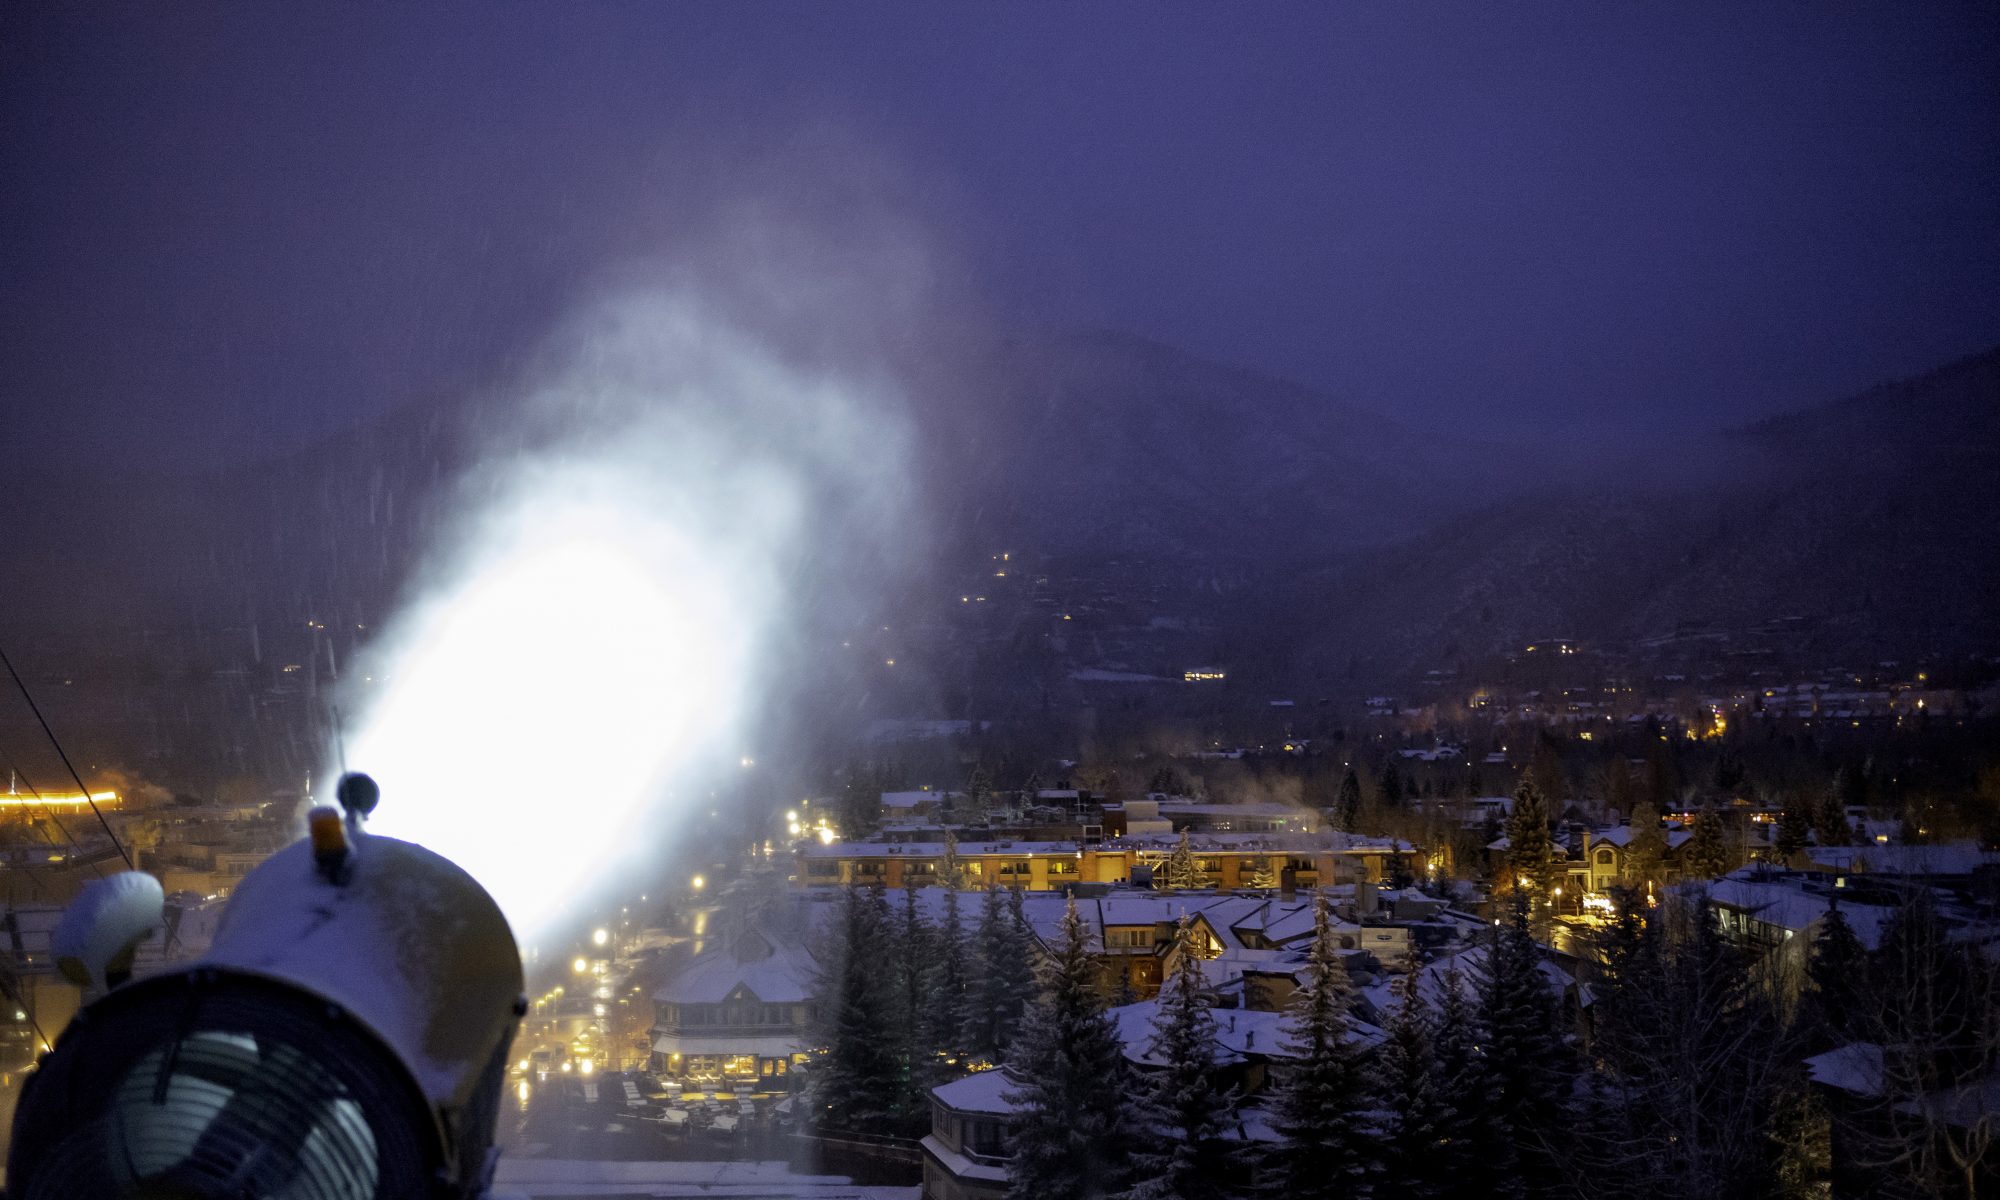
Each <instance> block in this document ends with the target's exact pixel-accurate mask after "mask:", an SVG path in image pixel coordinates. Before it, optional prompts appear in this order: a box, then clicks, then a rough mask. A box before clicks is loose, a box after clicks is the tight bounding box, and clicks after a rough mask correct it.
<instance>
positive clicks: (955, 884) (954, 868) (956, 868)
mask: <svg viewBox="0 0 2000 1200" xmlns="http://www.w3.org/2000/svg"><path fill="white" fill-rule="evenodd" d="M972 871H973V868H972V867H971V866H970V865H969V864H967V863H966V861H965V860H964V859H963V858H960V857H959V855H958V834H956V833H954V832H952V831H951V830H949V829H947V830H945V831H944V886H945V889H946V890H947V891H953V892H957V891H963V890H964V889H965V888H966V887H967V886H968V885H969V884H970V883H971V882H972Z"/></svg>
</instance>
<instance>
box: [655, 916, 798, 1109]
mask: <svg viewBox="0 0 2000 1200" xmlns="http://www.w3.org/2000/svg"><path fill="white" fill-rule="evenodd" d="M814 972H815V967H814V964H813V960H812V956H811V955H809V954H807V953H806V951H805V949H804V948H803V947H801V946H798V945H797V944H795V943H793V942H791V941H788V940H786V939H784V938H781V937H778V936H776V935H775V934H771V933H767V932H764V931H761V930H756V929H744V930H741V931H739V932H737V933H735V934H734V935H732V936H730V937H729V938H728V939H726V941H725V942H724V944H723V945H721V946H718V947H715V948H714V949H711V950H709V951H707V952H705V953H702V954H700V955H697V956H696V957H695V958H694V959H693V960H692V961H690V962H689V963H688V964H687V966H686V967H685V968H684V969H682V970H681V971H679V972H678V973H676V974H675V976H674V977H673V979H671V980H670V981H668V983H667V984H666V986H664V987H662V988H660V990H659V991H657V992H655V993H654V994H653V1005H654V1008H653V1013H654V1024H653V1029H652V1036H653V1056H652V1067H653V1070H654V1071H655V1072H656V1073H658V1074H660V1075H665V1076H671V1077H673V1078H676V1079H686V1080H692V1081H699V1082H704V1083H711V1082H712V1083H734V1082H756V1083H760V1084H763V1085H766V1086H767V1087H768V1088H771V1089H773V1090H775V1089H777V1088H782V1087H785V1086H788V1082H789V1077H790V1075H791V1072H792V1069H793V1068H794V1067H796V1066H798V1065H799V1064H800V1063H803V1062H804V1061H805V1059H806V1051H807V1048H808V1041H807V1038H808V1031H809V1030H810V1028H811V1025H812V980H813V975H814Z"/></svg>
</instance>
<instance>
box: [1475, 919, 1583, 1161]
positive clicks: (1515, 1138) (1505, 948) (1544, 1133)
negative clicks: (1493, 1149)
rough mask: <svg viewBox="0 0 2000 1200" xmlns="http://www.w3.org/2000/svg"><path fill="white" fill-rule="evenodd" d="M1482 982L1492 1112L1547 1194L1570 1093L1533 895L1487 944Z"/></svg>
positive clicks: (1479, 978) (1564, 1049)
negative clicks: (1535, 932) (1531, 927)
mask: <svg viewBox="0 0 2000 1200" xmlns="http://www.w3.org/2000/svg"><path fill="white" fill-rule="evenodd" d="M1477 981H1478V985H1479V1024H1480V1028H1481V1031H1482V1033H1483V1035H1484V1037H1483V1041H1482V1043H1481V1052H1482V1056H1483V1060H1484V1064H1485V1069H1486V1072H1487V1074H1488V1077H1489V1080H1490V1082H1491V1085H1492V1088H1493V1092H1494V1095H1493V1105H1492V1110H1493V1116H1494V1117H1495V1118H1496V1119H1497V1120H1498V1121H1499V1122H1500V1123H1501V1125H1502V1127H1503V1128H1504V1129H1505V1131H1506V1134H1507V1137H1508V1139H1509V1141H1510V1143H1511V1148H1512V1151H1513V1157H1514V1158H1515V1159H1516V1161H1517V1162H1518V1164H1519V1167H1518V1170H1517V1171H1515V1172H1514V1177H1515V1178H1516V1179H1518V1180H1519V1182H1520V1185H1521V1186H1522V1187H1524V1188H1526V1189H1527V1190H1528V1191H1529V1192H1531V1193H1533V1192H1538V1191H1544V1190H1547V1188H1548V1186H1549V1184H1550V1182H1551V1181H1552V1180H1553V1179H1554V1178H1555V1176H1556V1156H1555V1154H1554V1145H1555V1142H1556V1140H1557V1138H1558V1136H1559V1127H1560V1124H1561V1114H1562V1105H1563V1100H1564V1097H1565V1096H1566V1095H1567V1094H1568V1081H1569V1077H1570V1076H1569V1071H1568V1069H1567V1067H1568V1048H1567V1047H1566V1046H1565V1045H1564V1042H1563V1038H1562V1034H1561V1031H1560V1028H1559V1026H1558V1023H1557V1013H1556V1005H1555V1002H1554V1000H1553V998H1552V997H1551V996H1550V994H1549V987H1548V982H1547V980H1546V979H1545V977H1544V976H1543V974H1542V969H1541V952H1540V951H1539V950H1538V949H1537V948H1536V946H1535V940H1534V938H1533V937H1531V936H1530V935H1529V933H1528V898H1527V897H1526V896H1525V895H1523V894H1521V893H1520V892H1516V893H1515V896H1514V901H1513V913H1512V916H1511V918H1510V919H1509V920H1508V921H1506V922H1505V923H1504V924H1502V925H1501V926H1499V927H1497V928H1495V930H1494V931H1493V936H1492V938H1491V940H1489V941H1488V943H1487V953H1486V960H1485V962H1484V963H1483V964H1482V966H1481V969H1480V971H1479V972H1478V974H1477Z"/></svg>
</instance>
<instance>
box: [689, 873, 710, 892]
mask: <svg viewBox="0 0 2000 1200" xmlns="http://www.w3.org/2000/svg"><path fill="white" fill-rule="evenodd" d="M688 886H689V887H691V888H693V889H694V890H695V891H697V892H698V891H700V890H701V889H703V888H705V887H707V886H708V880H706V879H703V878H702V877H701V876H699V875H697V876H695V877H694V878H693V879H690V880H688Z"/></svg>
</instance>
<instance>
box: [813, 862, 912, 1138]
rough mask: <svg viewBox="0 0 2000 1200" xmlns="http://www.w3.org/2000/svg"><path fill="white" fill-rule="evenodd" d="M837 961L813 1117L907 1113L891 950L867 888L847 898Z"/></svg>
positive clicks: (871, 1120) (827, 993)
mask: <svg viewBox="0 0 2000 1200" xmlns="http://www.w3.org/2000/svg"><path fill="white" fill-rule="evenodd" d="M839 930H840V932H839V935H838V937H837V939H836V944H835V946H834V947H833V954H832V956H831V957H832V958H833V960H834V961H833V962H832V963H831V964H830V966H829V969H828V972H827V974H826V975H825V976H824V977H823V978H822V981H821V988H820V994H821V999H820V1003H819V1010H820V1014H821V1016H820V1021H821V1030H820V1042H821V1049H820V1051H819V1053H818V1054H817V1056H816V1059H815V1061H814V1063H813V1068H812V1074H811V1080H812V1083H811V1101H812V1111H813V1117H814V1122H815V1123H816V1124H819V1125H822V1126H826V1127H829V1128H833V1129H853V1130H866V1129H870V1128H879V1127H880V1126H882V1125H884V1124H893V1123H895V1122H896V1121H897V1119H898V1118H899V1117H900V1116H901V1115H902V1114H901V1112H900V1111H899V1110H900V1104H901V1099H902V1095H903V1072H902V1069H901V1067H900V1065H899V1061H898V1058H899V1056H898V1054H897V1046H896V1044H895V1036H894V1029H895V1024H894V1012H895V998H894V997H893V995H891V993H890V988H889V981H890V975H889V973H888V972H886V971H883V970H882V969H881V964H882V962H883V960H884V958H885V957H886V956H887V952H888V950H889V946H888V941H889V939H888V937H887V931H886V930H885V929H884V927H883V920H882V910H881V906H880V905H879V904H878V903H877V897H876V896H874V895H871V894H870V892H869V891H868V890H867V889H863V888H850V889H848V891H847V892H846V893H845V895H844V897H843V901H842V907H841V914H840V925H839Z"/></svg>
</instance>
